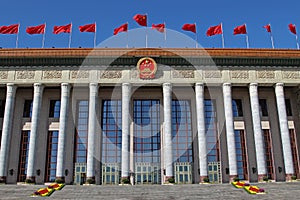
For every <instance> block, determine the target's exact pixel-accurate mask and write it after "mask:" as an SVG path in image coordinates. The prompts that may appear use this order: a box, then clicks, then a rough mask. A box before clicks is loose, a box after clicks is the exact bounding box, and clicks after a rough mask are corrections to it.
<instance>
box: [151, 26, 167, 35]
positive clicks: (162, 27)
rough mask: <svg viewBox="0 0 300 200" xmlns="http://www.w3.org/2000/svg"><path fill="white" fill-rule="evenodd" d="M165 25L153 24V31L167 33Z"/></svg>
mask: <svg viewBox="0 0 300 200" xmlns="http://www.w3.org/2000/svg"><path fill="white" fill-rule="evenodd" d="M165 27H166V25H165V24H152V29H156V30H157V31H159V32H161V33H163V32H165Z"/></svg>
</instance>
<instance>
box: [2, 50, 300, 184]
mask: <svg viewBox="0 0 300 200" xmlns="http://www.w3.org/2000/svg"><path fill="white" fill-rule="evenodd" d="M0 66H1V67H0V133H1V150H0V179H1V181H2V182H5V183H14V184H16V183H18V182H24V181H25V180H26V181H29V180H30V181H32V182H36V183H45V182H53V181H55V180H56V179H61V180H62V181H65V182H66V183H67V184H83V183H85V182H89V183H96V184H103V185H104V184H120V183H121V182H122V180H123V181H126V180H127V181H130V182H131V183H132V184H163V183H165V182H168V181H171V179H173V180H174V181H175V182H176V183H182V184H184V183H199V182H203V181H207V180H209V181H210V182H212V183H226V182H230V181H232V180H233V179H234V178H236V177H238V178H239V179H241V180H247V181H251V182H257V181H261V180H263V179H266V178H268V179H269V180H274V181H288V180H291V178H292V177H293V178H294V177H297V178H300V177H299V176H300V174H299V151H298V146H299V144H300V141H299V139H300V136H299V134H300V127H299V123H297V122H299V109H300V107H299V106H300V89H299V84H300V74H299V73H300V72H299V66H300V52H299V51H297V50H270V49H151V48H146V49H108V48H104V49H80V48H79V49H1V50H0Z"/></svg>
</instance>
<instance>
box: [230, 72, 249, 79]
mask: <svg viewBox="0 0 300 200" xmlns="http://www.w3.org/2000/svg"><path fill="white" fill-rule="evenodd" d="M230 76H231V79H249V73H248V71H231V72H230Z"/></svg>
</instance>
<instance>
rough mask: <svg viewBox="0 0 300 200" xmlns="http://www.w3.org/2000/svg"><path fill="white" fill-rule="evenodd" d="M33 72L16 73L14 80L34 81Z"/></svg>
mask: <svg viewBox="0 0 300 200" xmlns="http://www.w3.org/2000/svg"><path fill="white" fill-rule="evenodd" d="M34 75H35V71H28V70H23V71H16V79H18V80H22V79H34Z"/></svg>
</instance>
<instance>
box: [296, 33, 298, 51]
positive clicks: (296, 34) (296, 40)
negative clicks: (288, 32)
mask: <svg viewBox="0 0 300 200" xmlns="http://www.w3.org/2000/svg"><path fill="white" fill-rule="evenodd" d="M296 43H297V49H299V43H298V35H297V34H296Z"/></svg>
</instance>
